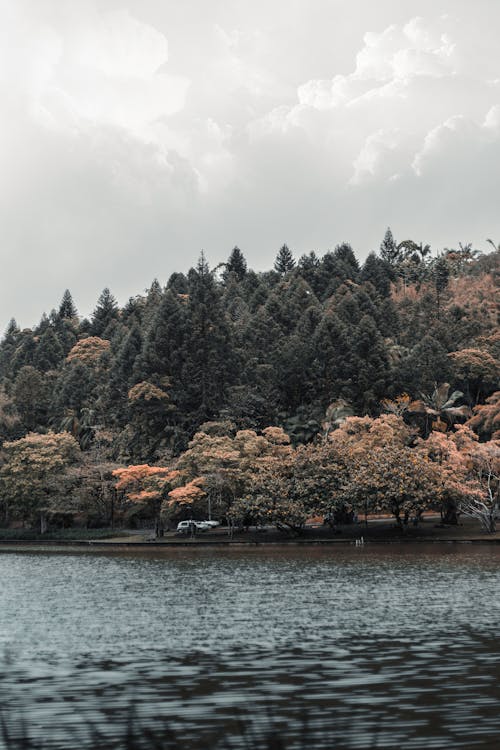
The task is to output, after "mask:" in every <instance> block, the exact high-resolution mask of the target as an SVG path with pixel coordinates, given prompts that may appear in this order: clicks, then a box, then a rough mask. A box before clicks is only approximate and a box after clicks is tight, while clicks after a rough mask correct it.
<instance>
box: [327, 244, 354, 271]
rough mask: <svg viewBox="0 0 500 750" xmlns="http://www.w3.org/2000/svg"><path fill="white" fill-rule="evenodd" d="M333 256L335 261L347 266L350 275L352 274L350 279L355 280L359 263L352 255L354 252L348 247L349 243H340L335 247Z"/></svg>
mask: <svg viewBox="0 0 500 750" xmlns="http://www.w3.org/2000/svg"><path fill="white" fill-rule="evenodd" d="M333 255H334V257H335V258H336V259H337V260H339V261H341V262H342V263H344V264H345V265H347V266H349V267H350V268H351V271H352V273H353V274H354V276H353V277H352V278H356V276H357V275H358V273H359V263H358V260H357V258H356V256H355V255H354V250H353V249H352V247H351V246H350V245H349V243H348V242H342V243H341V244H340V245H337V247H336V248H335V250H334V251H333Z"/></svg>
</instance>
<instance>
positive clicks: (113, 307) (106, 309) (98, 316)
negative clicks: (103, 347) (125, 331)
mask: <svg viewBox="0 0 500 750" xmlns="http://www.w3.org/2000/svg"><path fill="white" fill-rule="evenodd" d="M117 318H118V305H117V303H116V300H115V298H114V297H113V295H112V294H111V292H110V291H109V289H108V288H107V287H106V289H104V290H103V291H102V293H101V296H100V297H99V299H98V300H97V306H96V308H95V310H94V312H93V313H92V325H91V335H92V336H99V337H100V338H109V335H108V336H106V329H107V328H108V326H109V325H110V323H112V322H113V321H115V320H116V319H117Z"/></svg>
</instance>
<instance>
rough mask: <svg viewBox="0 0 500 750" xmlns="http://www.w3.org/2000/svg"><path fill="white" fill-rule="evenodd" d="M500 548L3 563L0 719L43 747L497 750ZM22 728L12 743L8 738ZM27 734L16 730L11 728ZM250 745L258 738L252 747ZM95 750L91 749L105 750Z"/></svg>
mask: <svg viewBox="0 0 500 750" xmlns="http://www.w3.org/2000/svg"><path fill="white" fill-rule="evenodd" d="M499 563H500V550H499V549H498V548H497V547H494V546H492V547H481V548H476V547H468V546H452V545H443V546H441V545H430V546H425V545H418V546H417V545H415V546H395V545H394V546H393V545H389V546H387V547H385V546H380V547H379V546H377V547H368V546H367V547H365V548H355V547H348V548H341V549H340V548H328V549H324V548H316V547H310V548H305V549H304V548H290V547H286V548H272V549H271V548H269V549H262V548H259V549H248V550H247V549H245V550H220V549H218V550H210V549H197V550H189V549H182V550H162V551H156V550H155V551H152V552H144V553H138V554H129V553H120V554H116V553H115V554H110V555H103V554H100V555H91V554H60V553H59V554H50V553H36V554H34V553H22V554H0V652H1V653H3V654H4V658H3V664H2V669H1V674H0V705H1V706H2V710H3V714H4V716H7V718H8V721H9V722H10V726H11V727H14V729H15V727H17V726H20V725H19V722H18V721H17V720H18V718H19V717H20V716H24V717H26V718H27V721H28V724H29V729H30V732H31V734H32V736H36V737H38V738H43V741H44V745H43V746H44V747H48V748H70V747H71V748H72V747H82V746H85V744H87V745H88V746H91V745H92V740H91V739H89V737H88V731H87V728H88V724H89V723H91V724H92V726H94V727H98V728H99V731H101V732H102V733H103V734H104V735H106V737H108V738H109V739H110V740H112V739H113V738H115V739H116V742H117V745H116V746H119V745H120V740H119V739H118V737H119V736H120V732H122V731H123V727H124V725H125V724H126V721H127V717H128V716H129V715H130V712H131V710H132V711H133V712H134V713H135V714H137V716H139V718H140V720H141V721H142V722H144V724H145V725H146V726H148V727H150V728H157V729H158V730H159V731H160V730H161V729H162V727H165V726H166V724H167V723H168V726H169V731H171V732H172V736H173V735H174V734H177V735H178V736H181V737H182V738H183V741H184V743H185V744H184V746H185V747H189V748H194V749H195V750H196V749H197V748H210V747H214V748H215V747H221V746H222V745H221V740H222V739H223V738H225V739H230V740H231V741H232V742H233V745H234V746H237V744H238V742H241V741H242V740H241V738H240V735H241V732H239V730H238V729H237V726H236V724H237V722H238V720H239V719H240V718H242V719H243V720H244V722H245V727H247V728H248V727H249V726H250V725H252V726H251V730H252V732H254V733H255V735H254V737H253V739H252V745H253V746H254V747H256V748H257V747H258V744H259V736H260V733H261V732H266V731H269V728H270V727H274V728H277V729H278V730H279V732H280V735H281V737H282V738H283V739H284V740H286V746H287V747H299V746H300V744H299V740H298V735H299V728H300V724H301V722H302V721H304V720H306V721H307V723H308V732H309V735H310V737H313V740H310V741H309V746H310V747H318V748H321V747H324V748H327V747H328V748H331V747H338V748H371V747H380V748H399V747H404V748H422V747H424V746H425V747H428V748H433V747H435V748H444V747H446V748H447V747H450V748H459V747H463V748H473V747H478V748H479V747H481V748H490V747H491V748H495V747H497V746H498V741H497V736H498V734H499V733H500V714H499V710H498V708H499V699H500V653H499V652H498V643H499V642H498V635H497V631H498V623H499V621H500V611H499V610H500V564H499ZM13 731H14V730H13ZM16 731H17V730H16ZM247 739H248V738H247ZM94 744H95V743H94Z"/></svg>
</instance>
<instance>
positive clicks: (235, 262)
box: [222, 246, 247, 282]
mask: <svg viewBox="0 0 500 750" xmlns="http://www.w3.org/2000/svg"><path fill="white" fill-rule="evenodd" d="M246 272H247V262H246V260H245V256H244V255H243V253H242V252H241V250H240V248H239V247H238V246H236V247H234V248H233V249H232V251H231V255H230V256H229V258H228V259H227V263H226V267H225V269H224V273H223V274H222V278H223V279H224V281H225V282H227V280H228V279H229V277H230V275H231V274H233V275H234V276H235V278H236V279H237V281H243V279H244V278H245V274H246Z"/></svg>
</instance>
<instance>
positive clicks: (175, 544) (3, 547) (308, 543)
mask: <svg viewBox="0 0 500 750" xmlns="http://www.w3.org/2000/svg"><path fill="white" fill-rule="evenodd" d="M422 544H447V545H457V544H462V545H463V544H466V545H498V544H500V538H496V537H492V538H487V537H484V538H480V537H476V538H472V537H466V538H464V537H456V538H453V537H451V538H450V537H433V536H420V537H413V538H408V539H405V538H395V537H386V538H384V537H378V538H374V539H370V538H368V539H365V540H364V543H363V544H361V545H356V539H353V538H344V539H281V540H267V541H264V540H252V539H249V540H241V539H238V540H231V539H228V540H227V541H225V540H222V539H214V540H208V539H206V540H196V541H187V540H186V541H171V542H169V541H167V542H164V541H162V542H156V541H151V542H146V541H140V542H130V541H124V542H120V541H116V542H113V541H107V540H103V541H100V540H95V541H93V540H73V541H71V540H56V541H49V540H47V541H45V540H35V539H33V540H27V539H23V540H22V541H14V540H0V554H1V553H2V552H4V553H8V552H23V551H26V552H30V551H31V552H38V551H40V552H43V551H44V550H47V549H51V550H52V549H54V548H55V549H56V550H58V551H61V552H62V551H64V550H71V549H76V550H78V551H82V552H97V551H108V552H109V551H112V550H121V551H131V550H137V551H146V550H155V551H160V550H169V551H171V550H174V549H182V550H186V549H190V548H191V549H200V548H201V549H210V548H213V549H224V548H238V547H239V548H254V549H255V548H257V547H262V548H264V547H348V546H351V547H357V548H358V546H359V547H370V546H372V545H375V546H380V545H400V546H401V545H402V546H414V545H417V546H418V545H422Z"/></svg>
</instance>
